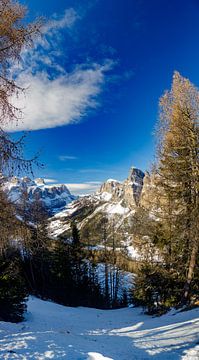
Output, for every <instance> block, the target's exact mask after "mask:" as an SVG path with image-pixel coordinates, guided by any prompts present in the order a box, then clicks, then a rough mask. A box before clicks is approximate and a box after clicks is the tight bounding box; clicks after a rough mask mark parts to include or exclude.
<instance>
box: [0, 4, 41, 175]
mask: <svg viewBox="0 0 199 360" xmlns="http://www.w3.org/2000/svg"><path fill="white" fill-rule="evenodd" d="M26 14H27V8H26V7H25V6H23V5H21V4H20V3H19V2H17V1H12V0H0V171H1V172H2V171H5V172H7V173H8V172H14V171H16V170H17V171H19V169H21V168H22V169H28V170H30V169H31V163H32V161H34V160H36V157H35V158H34V159H32V160H24V158H23V143H24V137H25V136H23V137H22V138H20V139H19V140H18V141H14V140H13V139H12V138H11V137H10V136H9V135H8V134H7V133H6V132H5V130H4V129H5V128H6V124H9V123H10V122H16V126H17V121H19V120H20V119H21V117H22V110H21V109H19V108H17V107H16V106H15V105H14V102H13V98H14V97H18V96H20V94H21V93H22V92H24V91H25V89H23V88H21V87H20V86H19V85H18V84H17V80H16V78H15V76H14V74H13V73H12V65H13V64H14V65H16V64H17V63H18V62H19V61H20V56H21V52H22V50H23V49H25V48H27V47H31V46H32V45H33V43H34V38H35V36H36V35H38V34H39V32H40V29H41V25H42V21H41V20H40V19H39V20H37V21H35V22H33V23H31V24H27V23H26V22H25V21H24V20H25V17H26Z"/></svg>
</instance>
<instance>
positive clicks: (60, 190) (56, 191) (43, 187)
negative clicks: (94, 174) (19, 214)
mask: <svg viewBox="0 0 199 360" xmlns="http://www.w3.org/2000/svg"><path fill="white" fill-rule="evenodd" d="M3 189H4V190H5V191H6V193H7V194H8V197H9V199H10V200H11V201H12V202H13V203H15V204H20V202H21V201H22V197H23V194H25V193H26V194H27V198H28V201H30V202H31V201H34V200H35V199H37V200H39V201H41V202H42V204H43V205H44V206H45V208H46V209H47V210H48V211H49V213H50V214H53V213H55V212H56V211H60V210H61V209H63V208H64V206H66V205H67V204H69V203H70V202H71V201H73V200H75V199H76V198H77V197H76V196H74V195H72V194H71V193H70V191H69V190H68V188H67V187H66V185H64V184H56V185H47V184H45V181H44V179H42V178H38V179H35V180H31V179H30V178H29V177H23V178H18V177H10V178H4V181H3Z"/></svg>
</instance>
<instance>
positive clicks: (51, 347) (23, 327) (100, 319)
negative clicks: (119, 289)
mask: <svg viewBox="0 0 199 360" xmlns="http://www.w3.org/2000/svg"><path fill="white" fill-rule="evenodd" d="M0 359H36V360H42V359H67V360H87V359H88V360H105V359H107V360H108V359H114V360H131V359H132V360H134V359H135V360H136V359H147V360H148V359H151V360H153V359H154V360H160V359H161V360H166V359H171V360H177V359H183V360H188V359H189V360H198V359H199V309H195V310H192V311H186V312H181V313H176V312H174V311H173V312H170V313H168V314H167V315H164V316H162V317H155V318H152V317H149V316H147V315H143V314H142V313H141V309H140V308H125V309H119V310H96V309H90V308H82V307H79V308H72V307H64V306H61V305H57V304H55V303H52V302H47V301H42V300H39V299H36V298H30V299H29V301H28V313H27V320H26V321H25V322H23V323H20V324H11V323H5V322H0Z"/></svg>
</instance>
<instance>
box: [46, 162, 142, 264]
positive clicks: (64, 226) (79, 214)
mask: <svg viewBox="0 0 199 360" xmlns="http://www.w3.org/2000/svg"><path fill="white" fill-rule="evenodd" d="M143 179H144V173H143V172H142V171H141V170H139V169H136V168H131V170H130V173H129V176H128V178H127V179H126V180H125V181H124V182H120V181H117V180H114V179H109V180H107V181H106V182H105V183H104V184H103V185H102V186H101V188H100V190H99V191H98V192H96V193H94V194H91V195H88V196H84V197H82V198H81V197H80V198H79V199H77V200H76V201H73V202H72V203H70V204H69V205H67V206H65V208H64V209H63V210H62V211H61V212H58V213H57V214H55V216H53V217H52V218H51V219H50V223H49V234H50V236H51V237H53V238H57V237H60V236H62V237H69V236H70V224H71V220H75V221H76V223H77V225H78V228H79V229H80V231H81V233H82V238H83V240H85V242H87V239H86V238H85V236H84V234H85V233H89V234H90V241H91V243H92V244H93V245H100V244H101V241H102V239H101V238H100V237H101V233H102V231H101V228H100V226H101V225H100V222H101V221H102V218H103V217H105V218H106V219H107V220H108V224H107V226H108V227H111V228H113V227H114V228H115V231H116V232H117V234H118V235H119V234H122V235H121V236H120V239H123V244H122V246H123V247H124V246H125V247H126V250H127V252H128V253H129V255H130V256H131V258H136V259H138V257H139V254H138V252H137V251H136V249H135V248H134V246H133V245H132V234H131V221H132V218H133V216H134V214H135V211H136V209H137V206H138V204H139V200H140V197H141V193H142V187H143Z"/></svg>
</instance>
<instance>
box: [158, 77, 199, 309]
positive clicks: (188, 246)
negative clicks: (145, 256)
mask: <svg viewBox="0 0 199 360" xmlns="http://www.w3.org/2000/svg"><path fill="white" fill-rule="evenodd" d="M157 136H158V139H159V142H158V162H157V184H156V185H157V189H158V191H159V200H160V201H159V215H158V216H159V217H160V221H161V214H163V217H164V219H162V223H163V225H164V228H166V229H167V245H168V253H169V256H170V258H171V259H172V258H173V252H174V257H175V259H176V265H177V266H178V262H179V263H180V262H181V263H182V262H183V266H184V267H185V279H186V280H185V285H184V290H183V294H182V302H183V303H186V302H187V301H188V299H189V296H190V285H191V282H192V280H193V276H194V270H195V268H196V263H197V256H198V250H199V237H198V234H199V231H198V230H199V198H198V196H199V194H198V191H199V91H198V89H197V88H196V87H195V86H194V85H193V84H192V83H191V82H190V81H189V80H188V79H186V78H183V77H182V76H181V75H180V74H179V73H178V72H175V73H174V76H173V83H172V88H171V90H170V91H167V92H166V93H165V94H164V95H163V96H162V97H161V99H160V119H159V124H158V129H157ZM173 249H174V250H173Z"/></svg>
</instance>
